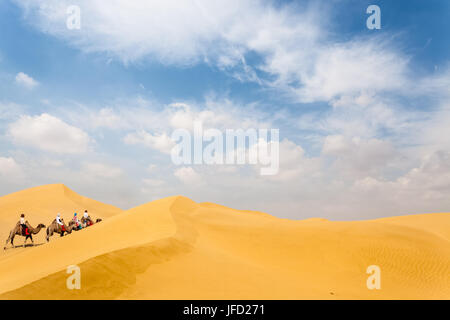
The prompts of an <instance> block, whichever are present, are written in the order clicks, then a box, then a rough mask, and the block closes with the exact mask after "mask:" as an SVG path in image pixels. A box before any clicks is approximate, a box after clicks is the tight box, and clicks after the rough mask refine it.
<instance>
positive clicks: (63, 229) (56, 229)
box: [3, 210, 102, 250]
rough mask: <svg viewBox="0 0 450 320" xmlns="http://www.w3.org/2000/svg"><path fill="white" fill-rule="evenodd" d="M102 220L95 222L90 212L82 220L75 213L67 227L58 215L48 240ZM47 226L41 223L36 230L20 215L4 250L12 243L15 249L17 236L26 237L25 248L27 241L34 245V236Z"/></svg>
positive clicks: (50, 229)
mask: <svg viewBox="0 0 450 320" xmlns="http://www.w3.org/2000/svg"><path fill="white" fill-rule="evenodd" d="M101 221H102V219H97V220H95V222H94V220H93V219H91V217H90V216H89V214H88V211H87V210H85V211H84V215H83V217H82V218H81V219H78V215H77V213H74V215H73V218H72V220H70V222H69V224H68V225H67V224H66V223H65V222H64V219H62V218H61V214H60V213H58V215H57V216H56V219H54V220H53V221H52V223H50V225H49V226H48V227H47V236H46V240H47V242H49V241H50V237H51V236H53V234H55V233H56V234H59V235H60V237H63V236H64V234H70V233H72V231H79V230H82V229H85V228H87V227H90V226H92V225H93V224H95V223H99V222H101ZM45 227H46V226H45V225H44V224H42V223H40V224H39V225H38V226H37V227H36V228H33V227H32V226H31V225H30V223H29V222H28V221H26V220H25V215H24V214H23V213H22V214H21V215H20V220H19V221H18V222H17V224H16V226H15V227H14V229H12V230H11V232H10V233H9V237H8V239H6V243H5V247H4V248H3V250H6V247H7V246H8V242H11V246H12V248H15V246H14V238H15V237H16V236H21V237H25V242H24V244H23V247H25V246H26V243H27V240H28V239H30V240H31V243H32V245H34V240H33V235H34V234H38V233H39V231H41V230H42V229H44V228H45Z"/></svg>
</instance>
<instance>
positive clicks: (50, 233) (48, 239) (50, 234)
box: [47, 229, 53, 242]
mask: <svg viewBox="0 0 450 320" xmlns="http://www.w3.org/2000/svg"><path fill="white" fill-rule="evenodd" d="M52 235H53V230H50V229H47V242H49V241H50V237H51V236H52Z"/></svg>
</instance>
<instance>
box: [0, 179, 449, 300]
mask: <svg viewBox="0 0 450 320" xmlns="http://www.w3.org/2000/svg"><path fill="white" fill-rule="evenodd" d="M85 207H86V208H87V209H88V210H90V211H91V212H92V213H93V215H94V216H98V217H102V218H105V220H104V221H103V222H102V223H100V224H97V225H94V226H92V227H90V228H88V229H86V230H83V231H81V232H76V233H72V234H71V235H68V236H66V237H63V238H57V237H53V238H52V239H51V241H50V243H48V244H45V245H40V246H36V247H33V248H24V249H10V250H6V251H4V252H2V253H1V254H0V299H396V298H399V299H421V298H424V299H449V298H450V277H449V276H448V275H449V274H450V243H449V241H450V214H449V213H438V214H424V215H413V216H403V217H393V218H386V219H378V220H372V221H354V222H332V221H328V220H325V219H308V220H304V221H293V220H287V219H278V218H276V217H273V216H270V215H268V214H265V213H259V212H252V211H239V210H234V209H230V208H227V207H224V206H220V205H216V204H212V203H201V204H199V203H195V202H193V201H191V200H190V199H187V198H185V197H181V196H175V197H169V198H165V199H161V200H157V201H153V202H150V203H148V204H145V205H142V206H139V207H136V208H133V209H130V210H127V211H121V210H120V209H118V208H115V207H112V206H108V205H104V204H101V203H99V202H96V201H93V200H90V199H87V198H84V197H81V196H79V195H77V194H76V193H74V192H73V191H70V190H69V189H68V188H67V187H64V186H62V185H52V186H43V187H39V188H34V189H30V190H25V191H22V192H19V193H16V194H13V195H8V196H5V197H3V198H0V219H1V220H0V222H1V227H0V234H1V235H2V236H3V237H4V238H5V239H6V236H5V235H6V233H7V230H9V229H10V228H11V227H12V226H13V225H14V223H15V222H16V221H17V214H18V212H20V211H22V210H23V211H25V212H26V213H27V216H29V220H32V221H30V222H31V223H32V224H37V223H39V222H41V220H42V221H43V222H44V223H48V222H49V221H50V220H51V219H53V217H54V213H55V211H58V210H59V211H64V213H66V212H67V215H68V217H67V218H69V217H70V215H71V214H72V213H73V211H74V210H79V211H81V209H83V208H85ZM78 208H80V209H78ZM28 212H29V213H28ZM94 212H95V213H94ZM37 239H38V240H37V241H36V242H43V240H44V232H42V234H40V235H38V237H37ZM18 240H19V241H23V238H22V239H18ZM72 264H76V265H78V266H79V267H80V268H81V273H82V287H81V289H80V290H68V289H67V288H66V279H67V277H68V275H67V273H66V268H67V266H69V265H72ZM369 265H378V266H380V268H381V286H382V287H381V290H368V289H367V286H366V280H367V277H368V276H369V275H368V274H366V268H367V267H368V266H369Z"/></svg>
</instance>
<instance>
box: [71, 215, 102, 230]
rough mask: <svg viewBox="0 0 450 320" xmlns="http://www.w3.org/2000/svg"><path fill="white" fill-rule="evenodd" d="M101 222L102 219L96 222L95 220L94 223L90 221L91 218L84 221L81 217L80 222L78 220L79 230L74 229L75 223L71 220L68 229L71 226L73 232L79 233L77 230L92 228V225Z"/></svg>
mask: <svg viewBox="0 0 450 320" xmlns="http://www.w3.org/2000/svg"><path fill="white" fill-rule="evenodd" d="M101 221H102V219H97V220H95V222H94V221H93V220H92V219H91V217H88V218H87V219H86V218H85V217H82V218H81V220H80V225H81V228H76V227H75V225H76V223H75V221H73V220H72V221H70V222H69V227H70V226H73V230H75V231H79V230H82V229H84V228H87V227H89V226H92V225H94V224H96V223H99V222H101Z"/></svg>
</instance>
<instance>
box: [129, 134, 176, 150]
mask: <svg viewBox="0 0 450 320" xmlns="http://www.w3.org/2000/svg"><path fill="white" fill-rule="evenodd" d="M123 141H124V142H125V143H127V144H134V145H135V144H139V145H143V146H145V147H148V148H151V149H154V150H158V151H160V152H163V153H166V154H170V152H171V150H172V148H173V147H174V146H175V142H174V141H173V140H172V138H170V137H169V136H168V135H167V134H166V133H161V134H151V133H148V132H146V131H143V130H142V131H138V132H134V133H129V134H127V135H126V136H125V138H124V139H123Z"/></svg>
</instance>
